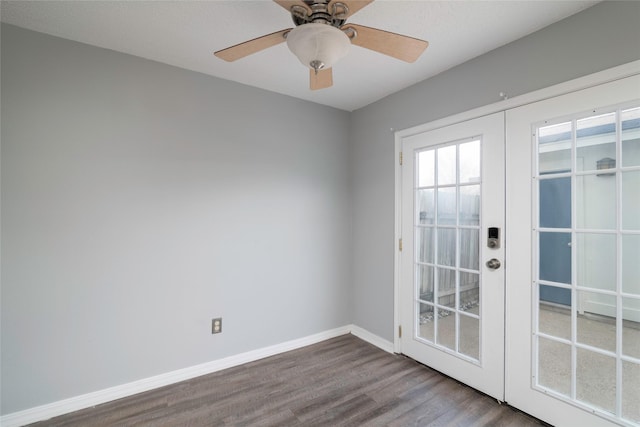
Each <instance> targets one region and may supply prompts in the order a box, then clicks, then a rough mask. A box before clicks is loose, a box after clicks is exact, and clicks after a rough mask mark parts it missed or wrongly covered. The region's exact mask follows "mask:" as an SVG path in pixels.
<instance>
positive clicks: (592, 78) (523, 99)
mask: <svg viewBox="0 0 640 427" xmlns="http://www.w3.org/2000/svg"><path fill="white" fill-rule="evenodd" d="M636 74H640V60H637V61H632V62H629V63H627V64H623V65H619V66H617V67H613V68H609V69H607V70H604V71H600V72H597V73H594V74H590V75H587V76H583V77H579V78H577V79H574V80H569V81H567V82H563V83H559V84H556V85H553V86H550V87H547V88H544V89H540V90H537V91H534V92H530V93H526V94H523V95H520V96H516V97H515V98H511V99H506V100H504V101H500V102H496V103H493V104H489V105H485V106H483V107H478V108H474V109H472V110H468V111H465V112H462V113H459V114H454V115H452V116H449V117H445V118H442V119H438V120H434V121H431V122H428V123H425V124H421V125H417V126H414V127H410V128H407V129H402V130H398V131H395V138H394V144H395V149H394V152H395V155H396V160H395V192H396V194H395V230H396V231H395V236H394V237H395V240H394V245H395V246H394V247H395V249H394V253H395V260H394V261H395V262H394V272H393V273H394V274H393V279H394V283H393V294H394V304H393V305H394V334H393V335H394V338H393V347H394V349H395V352H396V353H401V352H402V348H401V344H400V338H399V337H398V334H397V333H396V331H397V330H398V326H399V325H400V320H399V319H400V305H399V304H400V301H399V289H400V253H399V251H398V246H397V244H398V239H400V238H402V233H401V230H402V228H401V226H402V222H401V212H402V198H401V192H402V186H401V185H402V180H401V177H402V166H400V164H399V162H398V161H397V159H398V156H399V153H400V152H401V151H402V139H403V138H405V137H408V136H412V135H416V134H419V133H424V132H428V131H430V130H434V129H439V128H442V127H445V126H450V125H453V124H457V123H461V122H464V121H467V120H471V119H475V118H478V117H482V116H486V115H489V114H493V113H497V112H500V111H507V110H510V109H513V108H516V107H520V106H523V105H527V104H531V103H534V102H538V101H542V100H545V99H549V98H553V97H556V96H560V95H564V94H567V93H571V92H576V91H579V90H582V89H586V88H589V87H593V86H597V85H601V84H604V83H608V82H612V81H615V80H620V79H623V78H625V77H630V76H633V75H636ZM505 143H506V142H505Z"/></svg>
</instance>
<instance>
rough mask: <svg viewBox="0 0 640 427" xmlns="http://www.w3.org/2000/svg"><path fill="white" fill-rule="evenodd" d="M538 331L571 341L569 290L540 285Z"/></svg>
mask: <svg viewBox="0 0 640 427" xmlns="http://www.w3.org/2000/svg"><path fill="white" fill-rule="evenodd" d="M538 331H540V332H541V333H543V334H546V335H551V336H554V337H558V338H563V339H566V340H570V339H571V289H565V288H559V287H557V286H548V285H540V292H539V310H538Z"/></svg>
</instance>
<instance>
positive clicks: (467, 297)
mask: <svg viewBox="0 0 640 427" xmlns="http://www.w3.org/2000/svg"><path fill="white" fill-rule="evenodd" d="M458 274H459V275H460V302H459V303H458V304H459V307H458V308H459V309H460V311H466V312H468V313H473V314H476V315H479V314H480V312H479V310H478V308H479V306H480V275H479V274H476V273H466V272H464V271H461V272H460V273H458Z"/></svg>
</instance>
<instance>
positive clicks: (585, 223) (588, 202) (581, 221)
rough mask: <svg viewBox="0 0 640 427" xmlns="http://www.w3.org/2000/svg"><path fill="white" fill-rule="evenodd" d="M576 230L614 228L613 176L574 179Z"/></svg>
mask: <svg viewBox="0 0 640 427" xmlns="http://www.w3.org/2000/svg"><path fill="white" fill-rule="evenodd" d="M576 197H577V200H576V208H577V209H578V212H577V221H578V228H590V229H599V230H612V229H615V228H616V178H615V176H609V175H606V176H599V175H584V176H578V177H576Z"/></svg>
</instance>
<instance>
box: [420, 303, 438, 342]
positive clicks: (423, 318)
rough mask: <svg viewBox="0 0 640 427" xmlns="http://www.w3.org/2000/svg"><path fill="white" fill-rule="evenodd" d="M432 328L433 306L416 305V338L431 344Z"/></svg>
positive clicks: (433, 325) (433, 324)
mask: <svg viewBox="0 0 640 427" xmlns="http://www.w3.org/2000/svg"><path fill="white" fill-rule="evenodd" d="M434 327H435V323H434V321H433V306H432V305H430V304H422V303H418V337H420V338H422V339H425V340H427V341H431V342H433V337H434Z"/></svg>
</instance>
